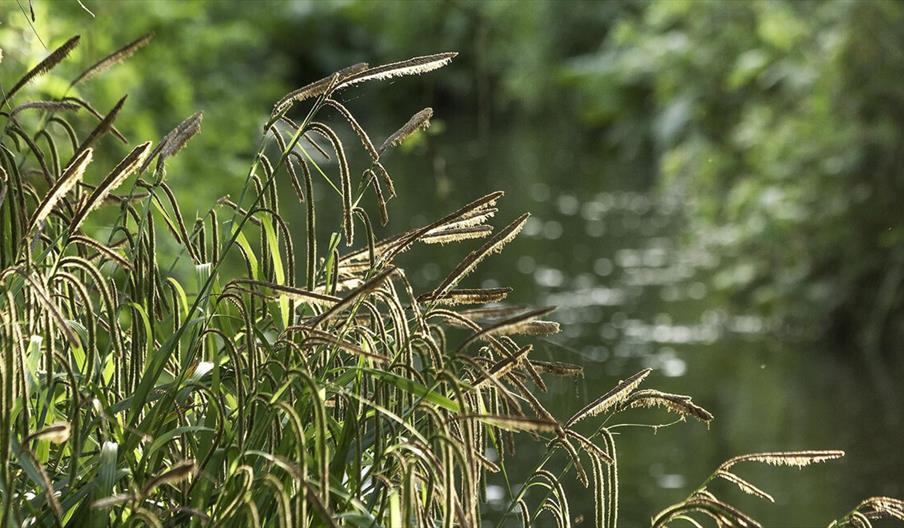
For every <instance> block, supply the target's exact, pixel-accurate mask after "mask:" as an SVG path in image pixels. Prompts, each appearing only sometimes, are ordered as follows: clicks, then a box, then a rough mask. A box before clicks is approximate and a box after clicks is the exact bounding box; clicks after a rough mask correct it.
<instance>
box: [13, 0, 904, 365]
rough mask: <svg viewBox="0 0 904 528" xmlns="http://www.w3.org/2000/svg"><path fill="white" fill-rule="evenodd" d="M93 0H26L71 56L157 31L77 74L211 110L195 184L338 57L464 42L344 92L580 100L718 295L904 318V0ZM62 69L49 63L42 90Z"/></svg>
mask: <svg viewBox="0 0 904 528" xmlns="http://www.w3.org/2000/svg"><path fill="white" fill-rule="evenodd" d="M83 3H85V5H86V6H87V7H89V8H91V9H92V10H93V12H94V15H95V16H94V17H92V16H91V15H90V14H88V13H87V12H86V11H85V10H84V9H82V7H81V6H80V5H79V4H78V3H77V2H75V1H72V2H62V1H61V2H39V1H35V2H34V6H35V10H36V14H37V16H36V21H35V22H34V26H35V29H36V30H37V34H39V35H41V36H42V38H44V39H45V40H50V41H52V43H51V42H47V46H48V47H52V45H53V44H57V43H58V42H60V41H62V40H63V39H65V38H66V37H67V36H69V35H71V34H73V33H82V34H83V38H85V39H86V40H85V42H83V45H82V46H81V47H80V49H79V50H78V53H79V54H81V55H80V57H79V58H80V60H81V63H82V64H83V65H86V63H87V61H88V59H89V58H91V57H97V56H99V55H102V54H103V53H105V52H107V51H108V50H111V49H115V48H116V47H118V46H119V45H121V44H123V43H125V42H128V41H130V40H132V39H134V38H135V37H137V36H138V35H140V34H142V33H145V32H148V31H154V32H155V33H156V35H157V40H158V41H162V42H165V45H156V46H155V45H153V44H152V45H151V46H149V47H148V48H146V49H144V50H142V51H140V52H139V53H138V54H137V55H136V56H135V57H134V58H133V59H132V60H130V61H129V62H128V63H127V64H124V65H122V66H121V67H118V68H116V69H115V70H113V71H112V72H110V74H109V75H108V76H106V79H103V80H100V79H98V80H93V81H91V82H90V83H87V84H86V85H85V86H82V87H79V90H84V91H86V92H90V93H87V94H86V95H88V96H89V97H90V99H91V100H92V101H96V102H97V104H98V106H99V107H100V110H101V111H106V110H107V109H109V107H110V106H112V104H113V102H114V100H115V97H116V95H117V94H119V93H120V92H121V91H123V90H124V91H126V92H128V93H129V94H130V101H129V102H128V104H127V107H126V110H127V111H128V109H129V107H132V108H135V109H141V110H140V111H134V112H133V115H132V116H131V118H130V119H129V120H128V121H127V122H128V123H129V126H130V129H129V130H125V132H126V133H127V135H129V136H130V137H135V138H146V137H147V138H154V137H160V136H161V135H163V134H164V133H166V132H167V131H168V130H169V129H170V128H171V127H172V126H173V125H175V124H176V123H178V122H179V121H180V120H181V119H182V118H184V117H185V116H187V115H189V114H191V113H192V112H194V111H197V110H203V111H205V121H204V129H205V133H204V134H202V135H201V136H200V138H199V140H198V141H197V144H195V145H194V146H193V148H192V149H191V151H190V152H188V153H186V154H185V155H184V156H181V157H180V159H179V160H177V161H178V163H179V164H181V165H182V167H180V168H182V169H185V170H183V171H182V172H184V173H188V174H192V173H195V174H198V180H197V181H195V182H181V183H178V184H179V185H185V186H186V187H189V188H192V189H194V190H195V191H196V196H197V199H198V200H199V206H200V205H205V206H206V205H208V204H209V203H210V202H211V201H212V200H213V199H215V198H216V197H218V196H219V195H220V194H221V193H222V191H221V189H220V186H218V185H216V184H211V183H210V182H211V181H217V179H218V178H222V179H224V180H225V179H229V178H232V179H234V181H239V179H240V178H242V177H243V176H244V174H243V173H242V167H244V166H246V163H247V159H246V158H247V156H248V154H249V153H250V152H251V150H252V149H253V148H254V144H253V139H252V138H254V137H256V134H257V127H258V126H259V125H260V123H261V122H263V119H264V118H265V116H266V115H267V113H268V112H269V109H270V107H271V105H272V102H273V101H274V100H276V99H277V98H279V97H280V96H281V95H282V94H283V93H285V92H286V91H288V90H290V89H293V88H295V87H298V86H300V85H302V84H305V83H307V82H310V81H311V80H313V79H317V78H319V77H320V76H321V75H323V74H325V73H326V72H330V71H333V70H335V69H336V68H338V67H342V66H344V65H347V64H352V63H356V62H360V61H365V60H366V61H371V62H374V63H376V62H380V61H387V60H393V59H397V58H399V57H403V56H409V55H411V54H417V53H432V52H436V51H444V50H456V51H459V52H461V55H460V56H459V58H458V60H457V61H456V63H455V64H454V65H453V67H451V68H450V69H449V70H448V72H447V74H446V75H444V76H443V80H442V84H431V83H432V81H431V82H426V83H412V84H410V85H407V84H406V85H404V86H403V87H402V86H397V87H394V89H393V90H387V91H385V93H382V92H381V98H380V105H381V106H380V108H368V107H366V106H365V107H364V108H356V111H358V112H359V113H368V112H370V113H372V114H378V115H380V114H381V113H382V114H385V115H394V116H396V115H398V114H399V112H398V111H397V108H399V107H400V106H401V104H402V103H405V102H406V100H407V99H408V96H410V95H411V94H410V92H409V93H406V90H424V89H429V90H433V91H434V94H433V99H434V101H435V103H434V104H435V105H437V106H440V107H442V106H445V107H446V108H445V109H443V108H440V111H438V112H437V113H438V115H439V116H440V117H444V116H445V117H451V118H461V117H464V118H466V119H474V121H475V123H476V125H477V127H476V128H477V130H478V131H480V132H481V133H483V134H490V133H494V132H495V131H500V130H504V129H505V127H506V125H507V124H508V123H509V122H510V121H512V120H535V121H536V123H537V126H542V124H543V123H544V122H545V121H546V120H548V119H551V118H552V117H555V118H556V119H560V120H561V119H566V120H571V121H572V123H573V126H574V127H583V128H585V130H586V135H587V136H590V137H592V138H594V140H595V141H596V143H595V144H594V148H596V149H598V150H600V151H605V152H607V153H609V155H611V156H613V157H617V158H619V159H622V160H632V161H633V162H634V166H636V167H637V170H638V171H639V172H640V173H641V176H642V177H643V178H644V179H645V180H655V181H651V184H652V185H655V186H656V188H657V189H659V191H661V192H662V193H667V194H678V195H680V196H681V199H683V200H684V201H685V203H686V204H687V217H688V225H689V229H688V231H687V233H688V234H687V237H688V239H689V243H692V244H704V245H706V246H709V247H710V248H712V249H713V250H715V251H716V252H717V253H718V254H719V255H720V256H721V257H722V263H721V265H720V269H719V272H718V273H717V274H715V275H714V276H713V278H712V281H713V284H714V285H715V286H716V287H717V288H718V289H719V290H720V291H722V292H724V298H725V299H726V300H727V301H729V302H736V303H740V304H742V305H744V306H745V307H750V306H754V307H757V308H759V309H760V310H762V311H763V312H764V313H766V314H769V315H773V316H776V317H777V318H779V319H781V320H783V321H786V322H789V323H794V326H795V327H800V328H804V329H807V330H809V331H811V332H813V333H815V334H817V335H822V336H828V335H831V336H833V337H836V338H842V339H843V340H844V341H845V342H848V343H851V344H856V345H858V346H860V347H863V348H865V349H866V350H868V351H871V353H873V354H877V353H878V351H879V350H881V349H882V347H883V345H887V344H889V343H894V342H900V339H904V324H902V323H904V297H902V283H904V250H902V244H901V242H902V241H901V237H902V229H904V225H902V220H904V212H902V208H901V207H899V206H898V203H897V202H898V200H899V197H900V196H902V190H904V189H902V187H904V177H902V175H901V169H900V167H901V158H902V156H904V134H902V131H901V130H902V129H901V126H900V123H901V122H902V114H904V89H902V88H901V87H900V86H901V84H900V76H901V73H902V72H904V5H902V4H901V3H899V2H894V1H884V0H875V1H869V2H862V1H855V0H829V1H824V2H811V1H790V0H788V1H779V0H774V1H750V2H723V1H705V0H698V1H691V0H661V1H631V0H624V1H612V2H590V1H587V2H579V1H574V2H556V1H539V0H536V1H514V0H498V1H492V2H480V1H474V0H444V1H437V2H426V1H425V2H413V1H412V2H409V1H385V2H384V1H381V2H376V1H367V0H348V1H345V0H342V1H295V2H288V1H286V2H240V1H221V2H118V3H114V2H94V3H92V2H88V1H85V2H83ZM20 5H21V6H26V5H27V4H26V3H25V2H24V1H23V2H20V3H19V5H17V4H15V3H13V2H9V1H6V2H4V3H3V7H4V10H3V13H2V17H3V18H2V20H0V21H2V23H3V24H2V26H0V42H2V43H3V46H4V51H5V54H6V57H5V58H4V62H3V67H4V68H7V67H15V68H20V69H22V70H24V69H25V64H29V65H30V64H34V63H35V62H36V61H37V60H38V59H39V58H40V57H41V56H42V55H43V54H44V53H45V50H44V47H43V46H42V45H41V43H40V42H39V41H38V39H37V38H36V37H35V33H34V32H33V31H32V30H31V28H30V23H29V22H28V20H27V18H26V16H25V15H24V14H23V11H22V10H20V7H19V6H20ZM26 9H27V8H26ZM81 57H84V59H81ZM149 70H150V71H151V72H152V74H151V75H148V74H147V73H146V72H147V71H149ZM62 71H63V72H66V71H67V70H65V69H64V70H62ZM69 73H72V74H73V75H74V74H75V73H76V72H75V71H71V72H69ZM60 75H61V73H58V72H54V74H53V75H51V76H47V77H46V78H43V79H42V80H41V82H42V83H43V87H44V88H45V89H46V91H47V93H48V94H49V95H51V96H54V95H60V94H61V92H62V91H64V90H65V86H66V84H67V83H66V82H65V81H67V80H68V79H65V78H61V77H59V76H60ZM425 87H427V88H425ZM349 104H351V105H352V106H354V105H355V104H356V101H350V102H349ZM359 106H360V105H359ZM148 109H152V111H151V110H148ZM585 148H586V147H585ZM575 155H580V152H576V153H575ZM211 159H215V160H217V161H216V163H214V164H211V163H209V160H211ZM211 166H216V167H218V169H217V170H218V174H210V169H209V168H208V167H211ZM650 174H652V175H653V178H650V177H649V175H650ZM202 176H203V177H202Z"/></svg>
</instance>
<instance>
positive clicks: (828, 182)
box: [572, 0, 904, 353]
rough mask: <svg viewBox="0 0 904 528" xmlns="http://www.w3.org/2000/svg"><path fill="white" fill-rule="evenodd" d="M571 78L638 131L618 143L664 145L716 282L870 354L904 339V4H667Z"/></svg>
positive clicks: (632, 22)
mask: <svg viewBox="0 0 904 528" xmlns="http://www.w3.org/2000/svg"><path fill="white" fill-rule="evenodd" d="M572 71H573V75H574V78H575V82H576V83H577V85H578V87H579V90H580V91H582V92H583V93H584V95H585V98H584V101H585V102H586V103H588V105H589V106H588V107H587V109H586V110H585V113H584V115H585V116H586V117H587V118H588V119H591V120H593V121H594V122H597V123H601V124H603V125H605V126H608V127H611V128H615V129H620V128H621V129H624V125H621V126H620V125H617V124H616V123H619V122H622V123H625V122H627V123H629V124H632V123H639V124H640V126H633V127H630V128H628V130H627V131H625V132H624V133H623V134H621V135H618V136H615V137H614V140H615V141H617V142H619V143H621V144H624V145H628V146H630V145H632V144H635V143H644V142H647V143H648V144H649V145H650V146H651V148H652V150H653V152H655V157H656V162H657V163H658V170H659V173H660V184H659V185H660V188H661V189H662V190H663V191H665V192H678V193H682V195H683V197H684V198H685V199H686V203H687V215H688V217H689V219H690V229H689V235H688V236H690V237H694V238H695V239H697V240H699V241H701V242H702V243H704V244H707V245H710V246H713V247H714V248H715V249H716V251H717V253H718V254H719V255H721V256H722V265H721V271H720V272H719V273H718V274H717V275H716V276H715V277H714V278H713V282H714V284H715V285H716V286H717V287H719V288H720V289H721V290H723V291H725V292H727V293H728V294H729V295H730V296H731V297H733V298H734V299H735V300H737V301H739V302H742V303H745V304H748V305H749V304H753V305H755V306H757V307H760V308H761V309H763V310H765V311H766V312H768V313H770V314H772V315H776V316H778V317H780V318H782V319H783V320H785V321H796V322H799V323H803V324H805V325H807V326H811V327H815V329H816V330H817V331H818V332H819V333H820V334H821V335H826V332H834V337H836V338H841V339H842V340H843V342H847V343H848V344H853V341H854V339H852V338H859V342H858V343H857V344H858V345H860V346H863V347H865V348H866V350H867V351H870V352H872V353H877V352H878V350H879V349H880V347H881V346H882V345H883V344H889V343H892V342H900V339H901V338H902V337H904V335H902V322H904V318H902V315H904V312H902V308H904V298H902V289H901V286H902V279H904V273H902V271H904V268H902V266H904V247H902V240H901V237H902V230H901V229H902V227H904V225H902V220H904V215H902V209H901V207H900V206H899V203H898V202H899V200H900V197H901V196H902V190H904V177H902V173H901V156H902V154H904V135H902V131H901V122H902V112H904V90H902V89H901V85H900V82H899V79H900V76H901V73H902V72H904V5H902V4H901V3H899V2H890V1H871V2H857V1H853V2H852V1H847V0H835V1H829V2H775V1H768V2H767V1H762V2H690V1H684V2H681V1H667V2H653V3H650V4H648V5H646V6H645V8H644V9H643V10H642V11H640V12H638V13H636V14H634V15H632V16H626V17H623V18H621V19H619V20H618V22H617V23H616V24H615V27H614V29H613V30H612V31H611V33H610V34H609V36H608V37H607V38H606V40H605V41H604V42H603V43H602V45H601V47H600V50H599V51H598V52H597V53H594V54H591V55H588V56H584V57H581V58H580V59H579V60H577V61H575V62H574V63H573V68H572ZM601 93H603V94H606V96H604V97H599V98H594V97H593V94H601ZM610 138H611V136H610ZM883 338H884V339H883Z"/></svg>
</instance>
